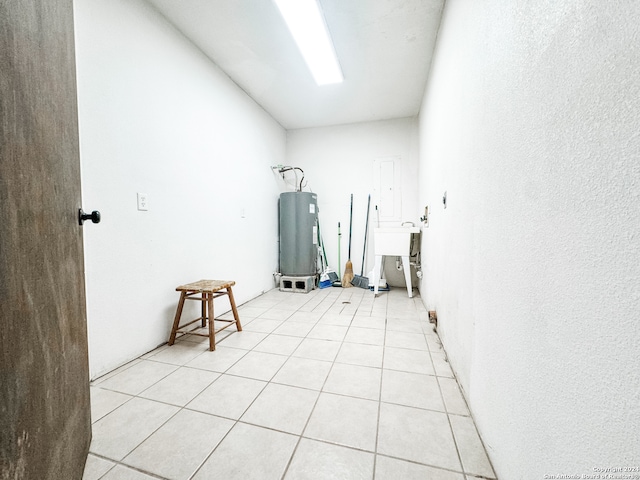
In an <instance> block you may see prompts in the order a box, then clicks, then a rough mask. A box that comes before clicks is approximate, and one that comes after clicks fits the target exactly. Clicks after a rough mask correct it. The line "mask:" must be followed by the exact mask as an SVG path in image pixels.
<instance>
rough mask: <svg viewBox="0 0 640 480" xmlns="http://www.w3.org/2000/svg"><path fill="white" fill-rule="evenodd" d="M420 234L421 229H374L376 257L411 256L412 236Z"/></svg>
mask: <svg viewBox="0 0 640 480" xmlns="http://www.w3.org/2000/svg"><path fill="white" fill-rule="evenodd" d="M412 233H420V228H419V227H378V228H374V229H373V237H374V251H375V254H376V255H395V256H397V257H402V256H405V255H406V256H409V255H410V254H411V252H410V251H409V249H410V248H411V234H412Z"/></svg>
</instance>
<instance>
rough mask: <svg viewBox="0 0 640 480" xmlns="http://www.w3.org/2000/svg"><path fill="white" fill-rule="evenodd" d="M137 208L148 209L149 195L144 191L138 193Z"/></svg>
mask: <svg viewBox="0 0 640 480" xmlns="http://www.w3.org/2000/svg"><path fill="white" fill-rule="evenodd" d="M138 210H142V211H147V210H149V196H148V195H147V194H146V193H138Z"/></svg>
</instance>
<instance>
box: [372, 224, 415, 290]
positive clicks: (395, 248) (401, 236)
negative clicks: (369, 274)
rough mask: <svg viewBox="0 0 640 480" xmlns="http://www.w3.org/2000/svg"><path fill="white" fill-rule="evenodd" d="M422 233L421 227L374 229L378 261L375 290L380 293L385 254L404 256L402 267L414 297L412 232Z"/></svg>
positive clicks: (374, 281)
mask: <svg viewBox="0 0 640 480" xmlns="http://www.w3.org/2000/svg"><path fill="white" fill-rule="evenodd" d="M412 233H420V228H419V227H409V226H406V227H403V226H401V227H378V228H374V229H373V243H374V247H373V249H374V253H375V256H376V263H375V267H374V269H373V274H374V279H373V284H374V288H373V292H374V294H375V295H376V296H377V295H378V287H379V284H380V282H379V279H380V270H381V268H382V257H384V256H385V255H389V256H394V257H400V258H402V268H403V270H404V279H405V282H406V284H407V293H408V295H409V298H411V297H413V291H412V286H411V265H410V264H409V256H410V255H411V234H412Z"/></svg>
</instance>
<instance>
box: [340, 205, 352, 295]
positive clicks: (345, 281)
mask: <svg viewBox="0 0 640 480" xmlns="http://www.w3.org/2000/svg"><path fill="white" fill-rule="evenodd" d="M352 228H353V193H352V194H351V211H350V213H349V258H348V260H347V264H346V265H345V266H344V275H343V277H342V286H343V287H353V285H351V280H353V264H352V263H351V231H352Z"/></svg>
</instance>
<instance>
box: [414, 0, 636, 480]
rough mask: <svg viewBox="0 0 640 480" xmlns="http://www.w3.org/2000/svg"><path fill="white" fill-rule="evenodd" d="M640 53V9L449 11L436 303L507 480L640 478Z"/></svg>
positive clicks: (593, 3)
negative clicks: (598, 473) (625, 473)
mask: <svg viewBox="0 0 640 480" xmlns="http://www.w3.org/2000/svg"><path fill="white" fill-rule="evenodd" d="M638 38H640V4H638V3H637V2H626V1H625V2H602V1H599V0H589V1H577V0H576V1H565V2H550V1H545V2H529V1H525V0H516V1H513V2H504V1H502V0H484V1H480V2H478V1H471V0H449V1H448V2H447V6H446V9H445V13H444V17H443V22H442V26H441V30H440V34H439V40H438V45H437V48H436V54H435V57H434V62H433V65H432V71H431V77H430V82H429V85H428V87H427V90H426V93H425V97H424V103H423V106H422V110H421V114H420V181H419V188H420V203H427V204H430V205H431V207H432V214H431V217H430V227H429V228H428V229H427V230H426V231H425V233H424V234H423V248H422V254H423V265H424V267H425V278H424V280H423V283H422V286H421V292H422V296H423V298H424V299H425V303H426V306H427V307H428V308H429V309H436V310H437V312H438V320H439V331H440V334H441V336H442V338H443V341H444V345H445V348H446V350H447V352H448V354H449V359H450V361H451V363H452V365H453V367H454V369H455V371H456V373H457V375H458V378H459V380H460V381H461V384H462V386H463V388H464V390H465V393H466V395H467V398H468V399H469V401H470V406H471V410H472V412H473V414H474V416H475V419H476V422H477V425H478V428H479V431H480V433H481V435H482V437H483V439H484V441H485V443H486V445H487V447H488V451H489V454H490V457H491V459H492V461H493V463H494V466H495V468H496V471H497V474H498V476H499V478H500V479H504V480H513V479H527V480H528V479H533V478H536V479H537V478H540V479H541V478H549V477H544V475H545V474H546V475H556V474H565V475H569V474H579V475H583V474H593V473H594V470H593V469H594V468H595V467H637V466H638V465H640V394H639V392H640V372H639V365H640V363H639V362H638V351H640V321H639V319H640V315H639V313H638V312H640V261H639V259H640V135H638V129H639V128H640V81H638V79H639V78H640V47H639V45H640V44H639V43H638ZM445 190H446V191H447V194H448V206H447V209H446V210H445V209H444V208H443V205H442V201H441V198H442V194H443V192H444V191H445ZM581 478H583V477H581Z"/></svg>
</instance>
